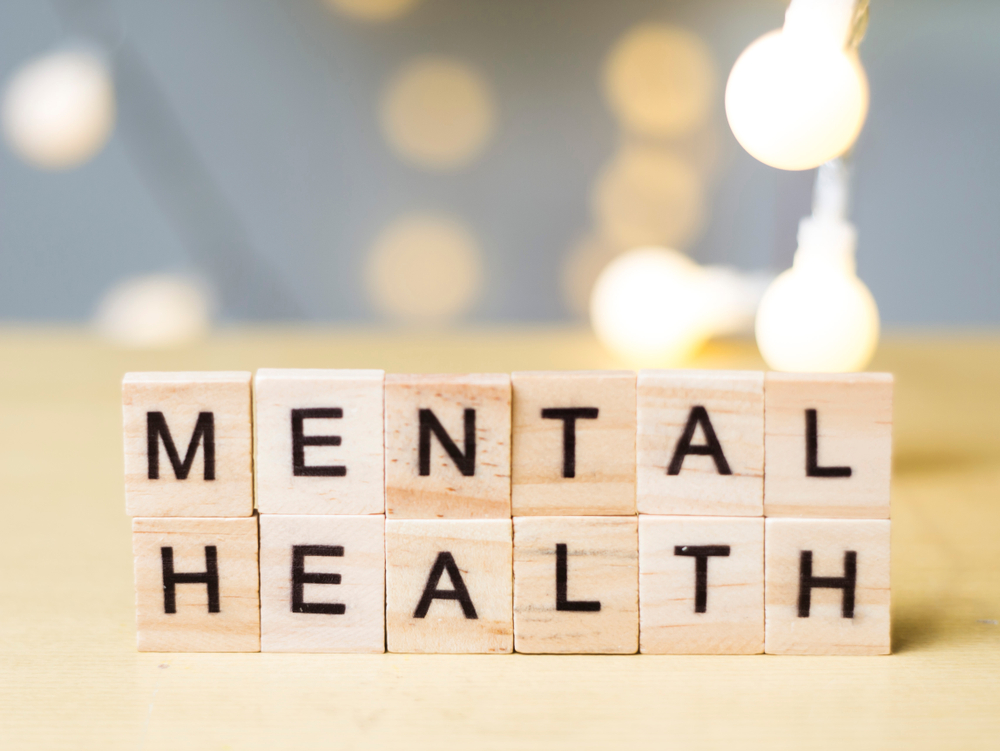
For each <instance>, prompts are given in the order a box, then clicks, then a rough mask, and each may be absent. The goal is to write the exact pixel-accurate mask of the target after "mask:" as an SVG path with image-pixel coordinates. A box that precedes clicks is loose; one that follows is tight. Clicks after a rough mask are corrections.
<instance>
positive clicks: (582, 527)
mask: <svg viewBox="0 0 1000 751" xmlns="http://www.w3.org/2000/svg"><path fill="white" fill-rule="evenodd" d="M637 524H638V522H637V520H636V517H634V516H632V517H622V516H617V517H614V516H603V517H602V516H594V517H586V516H522V517H517V518H515V519H514V648H515V649H516V650H517V651H518V652H532V653H553V654H558V653H561V654H568V653H596V654H631V653H633V652H635V651H636V650H637V649H638V647H639V597H638V594H639V593H638V587H639V582H638V578H639V577H638V574H639V565H638V563H639V561H638V558H639V550H638V548H639V541H638V537H637Z"/></svg>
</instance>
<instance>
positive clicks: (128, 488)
mask: <svg viewBox="0 0 1000 751" xmlns="http://www.w3.org/2000/svg"><path fill="white" fill-rule="evenodd" d="M122 411H123V417H124V424H125V509H126V512H127V513H128V514H129V516H183V517H191V516H210V517H237V516H250V515H251V514H252V513H253V474H252V469H251V463H252V455H251V428H250V374H249V373H225V372H220V373H127V374H126V375H125V378H124V380H123V381H122Z"/></svg>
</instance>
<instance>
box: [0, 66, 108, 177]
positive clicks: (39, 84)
mask: <svg viewBox="0 0 1000 751" xmlns="http://www.w3.org/2000/svg"><path fill="white" fill-rule="evenodd" d="M114 121H115V97H114V88H113V86H112V82H111V75H110V73H109V71H108V69H107V66H106V65H105V64H104V62H103V61H102V60H101V58H100V57H98V56H96V55H94V54H91V53H89V52H81V51H72V52H71V51H67V52H59V53H55V54H52V55H47V56H45V57H42V58H39V59H37V60H34V61H32V62H29V63H27V64H26V65H24V66H23V67H22V68H20V69H19V70H18V71H17V72H15V73H14V75H13V77H12V78H11V79H10V82H9V83H8V84H7V90H6V92H5V94H4V100H3V127H4V134H5V136H6V138H7V142H8V143H9V144H10V146H11V148H12V149H13V150H14V151H15V152H16V153H17V154H18V155H19V156H20V157H21V158H23V159H24V160H25V161H27V162H30V163H31V164H34V165H35V166H38V167H44V168H46V169H66V168H68V167H75V166H76V165H78V164H80V163H81V162H84V161H86V160H87V159H89V158H90V157H92V156H93V155H94V154H95V153H96V152H97V151H99V150H100V148H101V147H102V146H103V145H104V143H105V142H106V141H107V140H108V137H109V136H110V134H111V130H112V128H113V127H114Z"/></svg>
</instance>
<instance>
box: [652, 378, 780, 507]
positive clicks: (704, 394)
mask: <svg viewBox="0 0 1000 751" xmlns="http://www.w3.org/2000/svg"><path fill="white" fill-rule="evenodd" d="M636 405H637V406H636V411H637V420H638V432H637V436H636V456H637V459H636V463H637V467H636V479H637V483H638V489H637V506H638V509H639V513H641V514H680V515H693V516H761V515H762V514H763V497H764V481H763V478H764V374H763V373H762V372H758V371H736V370H731V371H726V370H718V371H707V370H700V371H699V370H642V371H640V372H639V377H638V386H637V396H636ZM697 407H701V408H703V409H704V415H705V416H706V419H707V420H708V423H709V425H710V426H711V429H712V430H713V431H714V434H715V438H716V439H717V441H718V446H719V448H720V449H721V453H722V457H723V458H724V459H725V464H723V465H721V466H720V463H719V462H718V461H717V460H716V457H713V456H710V455H699V454H697V453H685V452H684V451H683V450H682V451H681V455H680V456H679V457H678V459H681V461H680V465H679V467H674V471H675V472H677V473H676V474H673V473H671V472H668V469H670V468H671V465H672V464H673V463H674V462H675V461H676V460H675V458H674V457H675V455H676V454H677V452H678V448H679V447H680V448H682V449H683V448H684V444H682V438H684V437H685V435H686V430H687V428H688V424H689V423H690V422H691V421H692V418H693V417H694V418H695V423H696V424H695V426H694V428H695V429H694V433H693V434H692V435H690V436H688V442H687V444H686V445H688V446H690V447H691V448H695V449H697V448H698V447H706V446H709V445H710V441H709V437H708V436H707V435H706V431H705V425H704V424H702V421H701V420H699V419H697V418H698V416H699V414H700V413H697V414H695V413H694V410H695V408H697ZM681 457H682V458H681ZM678 470H679V471H678ZM724 472H725V473H724Z"/></svg>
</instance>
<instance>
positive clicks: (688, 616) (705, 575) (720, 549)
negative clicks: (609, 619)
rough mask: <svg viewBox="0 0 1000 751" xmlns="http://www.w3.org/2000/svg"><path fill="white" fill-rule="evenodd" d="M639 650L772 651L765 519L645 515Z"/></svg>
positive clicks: (641, 535)
mask: <svg viewBox="0 0 1000 751" xmlns="http://www.w3.org/2000/svg"><path fill="white" fill-rule="evenodd" d="M639 651H640V652H643V653H645V654H760V653H761V652H763V651H764V519H763V518H750V519H748V518H746V517H721V516H706V517H695V516H677V517H668V516H647V515H645V514H643V515H641V516H640V517H639Z"/></svg>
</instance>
